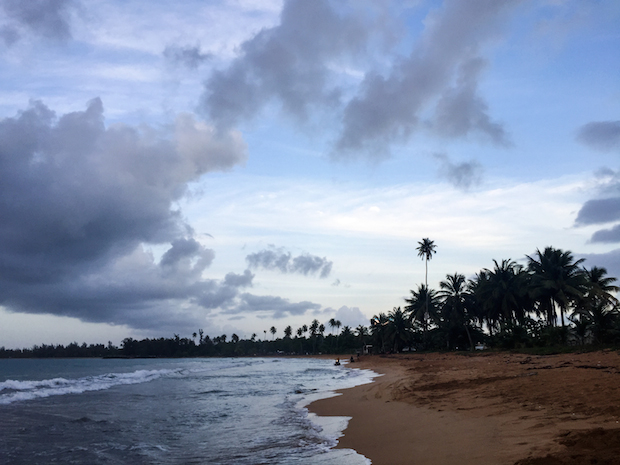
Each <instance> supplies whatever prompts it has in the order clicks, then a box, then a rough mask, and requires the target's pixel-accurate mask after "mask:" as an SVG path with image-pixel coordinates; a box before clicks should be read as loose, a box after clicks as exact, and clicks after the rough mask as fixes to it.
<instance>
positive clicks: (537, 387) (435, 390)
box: [309, 351, 620, 465]
mask: <svg viewBox="0 0 620 465" xmlns="http://www.w3.org/2000/svg"><path fill="white" fill-rule="evenodd" d="M349 366H350V367H357V368H369V369H372V370H373V371H375V372H377V373H380V374H382V376H380V377H378V378H376V379H375V382H374V383H372V384H368V385H363V386H358V387H355V388H352V389H347V390H344V391H342V393H341V395H339V396H337V397H334V398H331V399H323V400H320V401H317V402H314V403H313V404H311V405H310V407H309V409H310V410H311V411H312V412H314V413H316V414H318V415H337V416H349V417H352V418H351V420H350V421H349V425H348V427H347V429H346V430H345V432H344V437H342V438H341V439H340V441H339V444H338V447H340V448H351V449H355V450H356V451H358V452H359V453H361V454H363V455H365V456H366V457H368V458H369V459H371V461H372V463H373V465H405V464H406V465H409V464H414V465H424V464H445V465H448V464H460V465H468V464H472V465H473V464H476V465H486V464H488V465H498V464H518V465H538V464H541V465H542V464H551V465H568V464H570V465H577V464H590V463H596V464H599V465H600V464H620V423H618V422H619V420H620V355H619V354H618V352H616V351H602V352H601V351H599V352H591V353H583V354H561V355H549V356H528V355H523V354H489V353H476V354H472V355H470V354H424V355H417V354H408V355H403V354H401V355H392V356H365V357H361V359H360V361H359V362H356V363H353V364H350V365H349Z"/></svg>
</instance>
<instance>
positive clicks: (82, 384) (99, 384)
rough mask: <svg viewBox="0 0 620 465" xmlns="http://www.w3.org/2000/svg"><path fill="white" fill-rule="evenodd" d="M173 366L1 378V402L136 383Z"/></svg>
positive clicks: (172, 371) (151, 378) (171, 372)
mask: <svg viewBox="0 0 620 465" xmlns="http://www.w3.org/2000/svg"><path fill="white" fill-rule="evenodd" d="M174 373H175V370H136V371H133V372H129V373H106V374H103V375H98V376H86V377H84V378H77V379H65V378H53V379H42V380H29V381H16V380H12V379H9V380H6V381H2V382H0V404H2V405H7V404H11V403H13V402H18V401H25V400H31V399H37V398H41V397H49V396H59V395H65V394H81V393H82V392H86V391H101V390H104V389H110V388H111V387H113V386H118V385H127V384H139V383H146V382H149V381H153V380H155V379H158V378H161V377H162V376H167V375H171V374H174Z"/></svg>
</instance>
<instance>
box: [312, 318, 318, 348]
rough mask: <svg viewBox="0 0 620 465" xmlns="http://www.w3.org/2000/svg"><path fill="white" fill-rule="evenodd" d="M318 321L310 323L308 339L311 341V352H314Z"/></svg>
mask: <svg viewBox="0 0 620 465" xmlns="http://www.w3.org/2000/svg"><path fill="white" fill-rule="evenodd" d="M319 325H320V323H319V320H317V319H316V318H315V319H314V320H312V323H310V338H311V339H312V352H313V353H315V352H316V335H317V333H318V332H319Z"/></svg>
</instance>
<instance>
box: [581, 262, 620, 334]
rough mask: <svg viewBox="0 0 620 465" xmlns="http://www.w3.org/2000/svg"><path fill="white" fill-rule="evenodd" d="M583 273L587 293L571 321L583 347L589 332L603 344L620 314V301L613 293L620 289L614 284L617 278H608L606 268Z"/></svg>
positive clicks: (597, 268)
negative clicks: (618, 310) (619, 308)
mask: <svg viewBox="0 0 620 465" xmlns="http://www.w3.org/2000/svg"><path fill="white" fill-rule="evenodd" d="M583 272H584V278H585V280H586V285H585V289H586V292H585V293H584V295H583V297H582V298H581V299H579V300H578V302H577V305H576V309H575V311H574V312H573V314H572V316H571V317H570V320H571V321H572V322H573V324H574V325H575V328H574V332H575V333H576V335H577V337H578V338H579V340H580V343H581V344H582V345H583V343H584V340H585V336H586V333H587V332H588V331H589V330H591V331H592V334H593V336H594V340H595V341H596V342H597V343H602V342H604V341H605V339H606V335H607V333H608V332H609V331H610V330H611V328H612V326H613V323H614V320H615V318H616V317H617V314H618V312H617V308H618V304H619V303H618V299H616V297H614V296H613V295H612V292H618V291H619V290H620V288H619V287H618V286H615V285H614V284H612V283H614V282H615V281H617V279H616V278H613V277H606V275H607V270H606V269H605V268H599V267H596V266H595V267H592V269H590V270H587V269H585V268H584V270H583Z"/></svg>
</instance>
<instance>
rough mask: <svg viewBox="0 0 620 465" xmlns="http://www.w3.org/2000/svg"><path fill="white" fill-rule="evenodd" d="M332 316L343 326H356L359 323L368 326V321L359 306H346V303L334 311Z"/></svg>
mask: <svg viewBox="0 0 620 465" xmlns="http://www.w3.org/2000/svg"><path fill="white" fill-rule="evenodd" d="M334 318H335V319H336V320H338V321H340V322H341V323H342V325H343V326H350V327H351V328H356V327H357V326H359V325H364V326H368V323H369V321H370V319H369V318H368V317H367V316H366V315H364V314H363V313H362V311H361V310H360V309H359V307H347V306H346V305H343V306H342V307H340V308H339V309H338V310H337V311H336V314H335V315H334Z"/></svg>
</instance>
